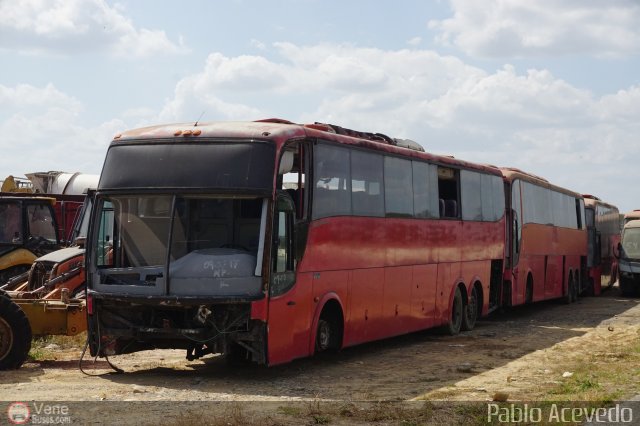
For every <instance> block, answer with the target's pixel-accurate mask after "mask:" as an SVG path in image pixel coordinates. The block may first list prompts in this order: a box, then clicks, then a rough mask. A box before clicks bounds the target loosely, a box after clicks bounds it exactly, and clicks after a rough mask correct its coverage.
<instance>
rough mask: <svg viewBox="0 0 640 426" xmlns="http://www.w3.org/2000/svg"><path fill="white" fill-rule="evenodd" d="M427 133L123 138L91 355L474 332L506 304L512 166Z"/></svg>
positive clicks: (262, 348) (257, 129) (235, 354)
mask: <svg viewBox="0 0 640 426" xmlns="http://www.w3.org/2000/svg"><path fill="white" fill-rule="evenodd" d="M418 147H419V145H418V144H416V143H415V142H412V141H407V140H400V139H392V138H389V137H387V136H385V135H381V134H373V133H364V132H357V131H352V130H348V129H344V128H341V127H339V126H333V125H326V124H318V123H316V124H311V125H299V124H293V123H290V122H287V121H283V120H276V119H271V120H264V121H258V122H245V123H210V124H197V126H196V125H193V124H177V125H165V126H156V127H151V128H145V129H137V130H133V131H129V132H126V133H123V134H122V135H119V136H117V137H116V138H115V139H114V141H113V142H112V143H111V145H110V147H109V149H108V152H107V155H106V159H105V163H104V167H103V170H102V175H101V177H100V183H99V185H98V190H97V192H96V201H95V206H96V208H95V209H94V216H93V218H92V223H91V226H90V231H89V234H90V235H89V237H88V242H87V282H88V301H87V310H88V334H89V344H90V351H91V354H92V355H94V356H95V355H98V356H105V355H111V354H122V353H129V352H135V351H138V350H144V349H150V348H161V347H164V348H184V349H186V350H187V358H188V359H194V358H197V357H200V356H203V355H206V354H209V353H223V354H226V355H227V356H229V357H230V358H231V359H236V358H241V359H244V360H250V361H254V362H257V363H263V364H268V365H274V364H279V363H284V362H288V361H290V360H292V359H295V358H300V357H306V356H310V355H313V354H314V353H315V352H319V351H324V350H328V349H339V348H343V347H347V346H351V345H356V344H359V343H362V342H367V341H371V340H375V339H381V338H385V337H390V336H395V335H400V334H404V333H409V332H412V331H416V330H422V329H426V328H430V327H437V326H444V327H446V329H447V330H448V331H449V332H450V333H452V334H455V333H458V332H459V331H460V330H467V329H472V328H473V327H474V325H475V321H476V319H477V318H478V317H480V316H482V315H486V314H487V313H488V312H490V311H491V310H493V309H495V308H497V307H498V306H499V305H500V291H501V286H502V275H503V269H504V268H503V262H504V256H505V229H506V227H505V206H504V184H503V180H502V175H501V172H500V170H499V169H497V168H494V167H490V166H483V165H477V164H472V163H469V162H465V161H461V160H457V159H453V158H450V157H444V156H437V155H432V154H428V153H425V152H422V151H421V150H420V149H418ZM290 180H293V182H294V183H295V184H293V185H292V184H291V183H289V182H287V181H290Z"/></svg>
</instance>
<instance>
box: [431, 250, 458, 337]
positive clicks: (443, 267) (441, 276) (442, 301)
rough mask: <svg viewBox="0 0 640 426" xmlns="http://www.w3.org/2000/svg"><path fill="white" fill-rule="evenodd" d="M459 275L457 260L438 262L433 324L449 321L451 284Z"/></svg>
mask: <svg viewBox="0 0 640 426" xmlns="http://www.w3.org/2000/svg"><path fill="white" fill-rule="evenodd" d="M459 276H460V263H459V262H456V263H440V264H438V280H437V282H438V285H437V294H436V318H435V324H434V325H435V326H438V325H442V324H446V323H447V322H448V321H449V310H450V308H451V295H452V294H453V286H454V285H455V284H456V279H457V278H458V277H459Z"/></svg>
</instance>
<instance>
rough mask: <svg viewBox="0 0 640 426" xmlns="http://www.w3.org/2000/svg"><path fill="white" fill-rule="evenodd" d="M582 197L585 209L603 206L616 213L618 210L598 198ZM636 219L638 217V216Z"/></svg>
mask: <svg viewBox="0 0 640 426" xmlns="http://www.w3.org/2000/svg"><path fill="white" fill-rule="evenodd" d="M582 196H583V197H584V206H585V207H595V206H604V207H608V208H611V209H615V210H616V211H617V210H618V208H617V207H616V206H614V205H613V204H609V203H605V202H604V201H602V200H601V199H600V198H598V197H596V196H594V195H590V194H582ZM638 217H640V216H638Z"/></svg>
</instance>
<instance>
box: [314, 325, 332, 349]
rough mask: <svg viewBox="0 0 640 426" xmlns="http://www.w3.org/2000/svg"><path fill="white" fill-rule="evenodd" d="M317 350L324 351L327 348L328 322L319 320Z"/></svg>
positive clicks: (328, 339) (329, 332)
mask: <svg viewBox="0 0 640 426" xmlns="http://www.w3.org/2000/svg"><path fill="white" fill-rule="evenodd" d="M317 340H318V350H320V351H324V350H326V349H328V348H329V342H330V341H331V328H330V327H329V323H328V322H326V321H324V320H323V321H321V322H320V325H319V326H318V339H317Z"/></svg>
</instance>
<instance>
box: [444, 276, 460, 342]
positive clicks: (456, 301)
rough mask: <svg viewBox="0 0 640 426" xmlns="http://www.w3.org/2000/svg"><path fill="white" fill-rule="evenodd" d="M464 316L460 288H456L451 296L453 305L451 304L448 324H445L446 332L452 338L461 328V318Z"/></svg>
mask: <svg viewBox="0 0 640 426" xmlns="http://www.w3.org/2000/svg"><path fill="white" fill-rule="evenodd" d="M463 316H464V302H463V301H462V293H461V292H460V287H458V288H456V292H455V294H454V295H453V303H451V314H450V316H449V324H447V332H448V333H449V334H450V335H452V336H454V335H456V334H458V333H460V329H461V328H462V317H463Z"/></svg>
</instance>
